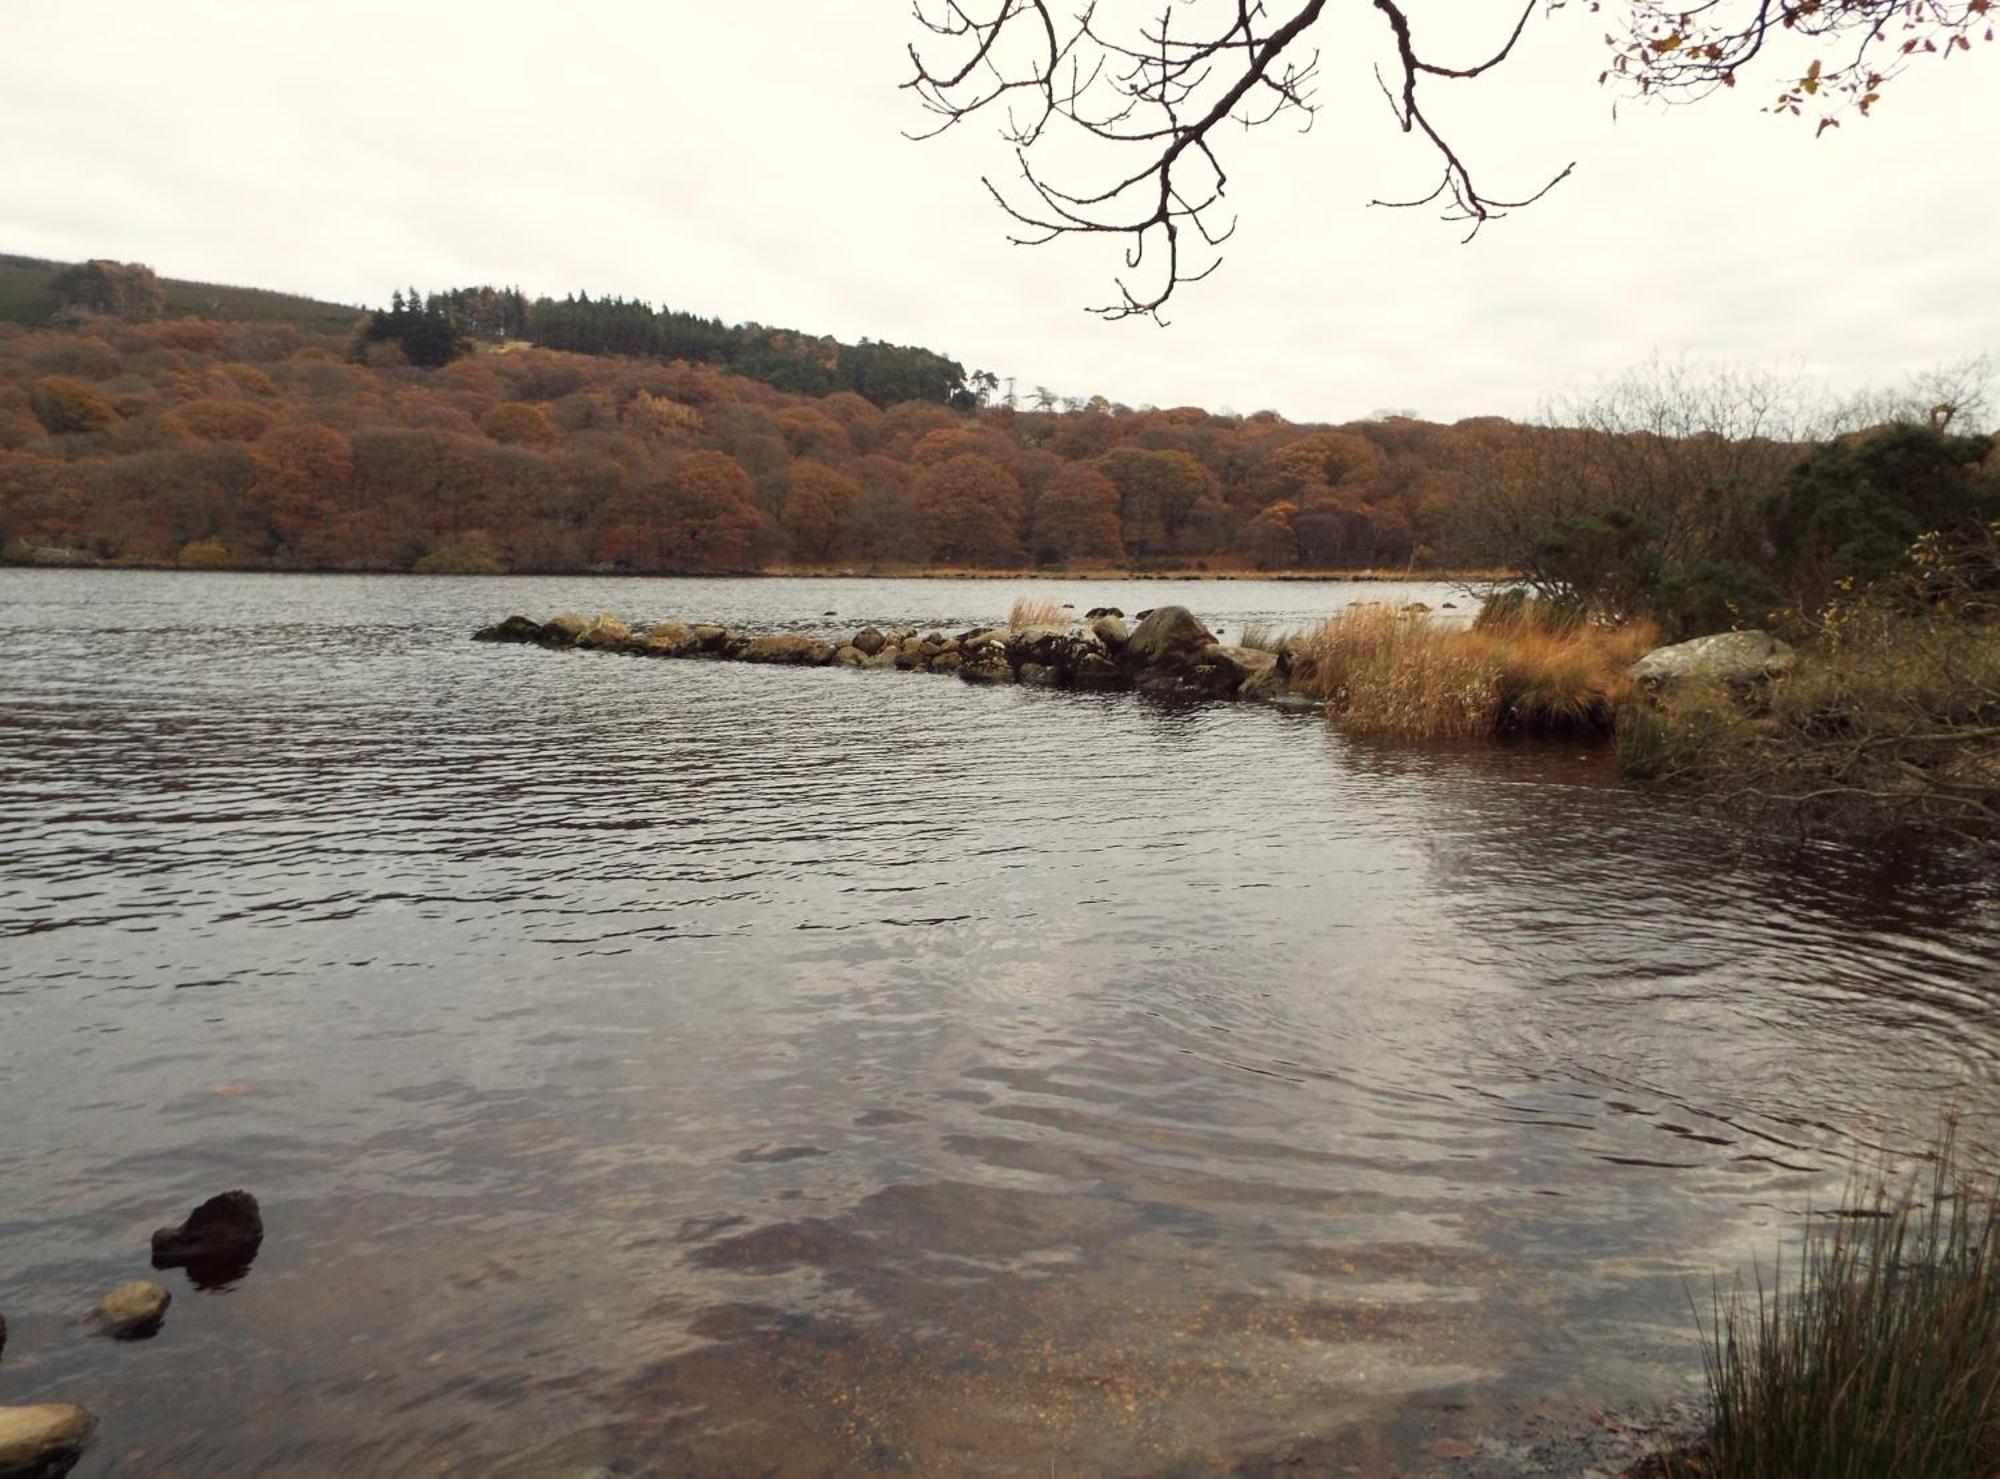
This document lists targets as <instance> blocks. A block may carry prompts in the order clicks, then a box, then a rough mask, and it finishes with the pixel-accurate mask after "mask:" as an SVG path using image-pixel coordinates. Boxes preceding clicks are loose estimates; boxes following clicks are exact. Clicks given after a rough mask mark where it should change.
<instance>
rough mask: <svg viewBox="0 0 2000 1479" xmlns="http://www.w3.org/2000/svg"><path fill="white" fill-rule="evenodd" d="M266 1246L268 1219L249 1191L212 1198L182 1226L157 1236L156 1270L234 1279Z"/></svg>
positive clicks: (231, 1192) (196, 1210)
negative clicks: (265, 1234) (175, 1270)
mask: <svg viewBox="0 0 2000 1479" xmlns="http://www.w3.org/2000/svg"><path fill="white" fill-rule="evenodd" d="M263 1243H264V1218H263V1214H262V1213H261V1212H260V1211H259V1210H258V1207H257V1199H256V1198H255V1197H253V1196H251V1195H250V1193H249V1192H247V1191H240V1190H239V1191H225V1192H224V1193H222V1195H221V1196H216V1197H210V1198H209V1199H208V1200H207V1201H205V1202H203V1203H202V1204H201V1205H200V1206H199V1207H196V1208H195V1209H194V1211H192V1212H190V1213H189V1214H188V1216H187V1220H186V1221H185V1222H183V1223H181V1225H180V1226H179V1227H163V1228H161V1229H160V1230H159V1231H158V1232H156V1233H154V1234H153V1267H154V1268H182V1267H184V1268H186V1269H187V1270H188V1271H189V1272H190V1273H191V1274H196V1275H197V1277H204V1276H214V1277H218V1278H226V1277H232V1276H233V1275H235V1274H238V1273H241V1272H242V1271H244V1270H245V1269H248V1268H249V1267H250V1263H251V1260H252V1259H254V1258H255V1257H256V1256H257V1250H258V1249H259V1248H260V1247H262V1246H263Z"/></svg>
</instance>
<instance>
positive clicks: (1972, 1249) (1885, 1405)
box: [1653, 1129, 2000, 1479]
mask: <svg viewBox="0 0 2000 1479" xmlns="http://www.w3.org/2000/svg"><path fill="white" fill-rule="evenodd" d="M1955 1140H1956V1137H1955V1135H1954V1134H1953V1132H1952V1131H1951V1130H1950V1129H1947V1130H1946V1132H1945V1134H1944V1137H1943V1139H1942V1143H1941V1145H1940V1148H1939V1149H1938V1150H1937V1152H1936V1153H1935V1155H1934V1158H1933V1169H1932V1172H1931V1174H1930V1176H1929V1177H1927V1178H1919V1179H1918V1182H1917V1184H1916V1185H1913V1186H1911V1187H1909V1188H1907V1189H1906V1192H1905V1194H1904V1195H1903V1196H1901V1197H1899V1198H1891V1197H1890V1196H1889V1195H1888V1194H1887V1193H1886V1192H1883V1191H1877V1192H1876V1194H1875V1195H1874V1196H1873V1197H1872V1198H1865V1199H1862V1200H1864V1201H1865V1205H1861V1206H1859V1207H1854V1208H1850V1210H1849V1211H1848V1213H1847V1214H1846V1215H1842V1216H1836V1217H1833V1218H1829V1219H1826V1222H1827V1224H1828V1226H1827V1227H1826V1228H1825V1229H1824V1230H1823V1231H1821V1232H1820V1234H1819V1235H1817V1236H1815V1237H1811V1238H1809V1239H1808V1240H1807V1243H1806V1246H1805V1251H1804V1253H1803V1255H1802V1258H1801V1262H1800V1265H1799V1268H1798V1270H1797V1272H1796V1274H1795V1275H1794V1276H1793V1277H1792V1278H1791V1280H1790V1281H1789V1282H1790V1287H1789V1288H1788V1287H1786V1284H1787V1281H1786V1279H1785V1277H1784V1275H1783V1271H1782V1269H1781V1270H1779V1272H1778V1274H1777V1275H1776V1276H1775V1277H1774V1279H1773V1283H1772V1285H1771V1287H1769V1288H1766V1287H1765V1286H1764V1283H1763V1281H1762V1278H1761V1276H1760V1277H1759V1279H1758V1280H1757V1282H1756V1285H1755V1287H1754V1289H1752V1290H1748V1291H1746V1290H1745V1289H1743V1288H1742V1287H1741V1286H1740V1285H1738V1286H1737V1287H1735V1288H1734V1289H1732V1290H1731V1292H1730V1293H1728V1294H1727V1295H1724V1294H1722V1293H1721V1292H1720V1291H1718V1292H1717V1294H1716V1295H1715V1300H1714V1309H1713V1318H1712V1321H1711V1322H1710V1324H1709V1327H1708V1329H1707V1330H1705V1331H1704V1333H1703V1361H1704V1365H1705V1367H1706V1371H1707V1378H1708V1393H1709V1400H1710V1403H1711V1406H1712V1425H1711V1427H1710V1429H1709V1431H1708V1433H1707V1434H1706V1435H1705V1437H1704V1438H1703V1439H1702V1440H1701V1441H1700V1442H1699V1443H1697V1444H1694V1445H1692V1446H1690V1447H1689V1448H1687V1449H1684V1450H1682V1451H1680V1452H1678V1453H1675V1454H1668V1455H1663V1456H1662V1458H1661V1460H1660V1461H1659V1462H1656V1463H1655V1464H1654V1465H1653V1470H1654V1472H1664V1473H1666V1474H1672V1475H1695V1474H1700V1475H1705V1476H1712V1479H1753V1476H1754V1479H1807V1476H1811V1479H1850V1476H1851V1479H1861V1476H1864V1475H1865V1476H1886V1475H1897V1476H1907V1479H1933V1476H1934V1479H1946V1476H1950V1479H1965V1476H1972V1475H1988V1474H1993V1473H1996V1472H2000V1181H1996V1179H1995V1177H1994V1176H1993V1175H1991V1174H1988V1175H1985V1176H1980V1175H1977V1174H1975V1173H1974V1172H1973V1171H1972V1170H1970V1169H1969V1168H1968V1167H1967V1166H1966V1164H1965V1163H1964V1161H1963V1160H1962V1159H1961V1157H1960V1156H1959V1154H1958V1152H1957V1146H1956V1143H1955ZM1926 1182H1927V1183H1928V1184H1927V1185H1926V1184H1925V1183H1926Z"/></svg>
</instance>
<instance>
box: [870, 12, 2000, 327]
mask: <svg viewBox="0 0 2000 1479" xmlns="http://www.w3.org/2000/svg"><path fill="white" fill-rule="evenodd" d="M1072 3H1079V0H1072ZM1369 3H1370V4H1371V6H1372V8H1373V9H1374V10H1375V11H1377V12H1378V13H1379V14H1380V15H1381V17H1382V20H1383V23H1384V28H1385V31H1386V40H1387V43H1388V45H1387V49H1386V55H1385V58H1384V60H1383V62H1382V64H1381V65H1379V66H1378V67H1377V68H1376V79H1377V81H1378V83H1379V84H1380V86H1381V89H1382V93H1383V97H1384V98H1385V100H1386V101H1387V103H1388V105H1389V109H1390V111H1391V113H1392V115H1393V117H1394V118H1395V121H1396V124H1397V127H1398V128H1400V129H1401V130H1402V131H1403V132H1404V133H1406V134H1414V135H1417V136H1420V137H1421V138H1422V139H1424V140H1425V141H1426V142H1427V143H1428V144H1429V145H1430V147H1431V148H1432V149H1433V150H1434V151H1435V153H1436V155H1437V158H1438V161H1439V166H1440V175H1439V177H1438V180H1437V183H1436V185H1435V186H1434V187H1433V188H1431V189H1430V190H1429V191H1428V192H1426V193H1424V194H1421V195H1417V196H1413V197H1410V198H1406V199H1388V200H1375V201H1372V202H1371V204H1374V205H1381V206H1392V207H1398V208H1410V207H1418V206H1428V205H1436V206H1439V207H1440V208H1441V212H1442V215H1443V217H1444V219H1445V220H1447V221H1453V222H1457V223H1460V224H1462V225H1464V226H1465V227H1466V228H1467V229H1466V231H1465V240H1467V241H1470V240H1471V239H1472V238H1473V237H1474V236H1476V235H1477V234H1478V233H1479V231H1480V229H1481V228H1482V227H1483V226H1484V225H1485V224H1486V223H1487V222H1488V221H1491V220H1495V219H1498V218H1499V217H1501V216H1503V215H1505V214H1507V213H1508V212H1509V211H1512V210H1517V209H1520V208H1521V207H1523V206H1527V205H1531V204H1533V203H1534V202H1535V201H1537V200H1540V199H1541V198H1542V197H1543V196H1544V195H1546V194H1548V192H1549V191H1550V190H1552V189H1554V188H1555V186H1556V185H1558V184H1559V183H1561V182H1562V181H1563V180H1564V179H1566V178H1567V177H1568V176H1569V174H1570V172H1571V170H1572V169H1574V167H1575V166H1574V163H1571V164H1565V165H1563V166H1561V167H1560V168H1556V169H1553V170H1548V171H1544V172H1543V173H1542V174H1541V176H1540V179H1539V183H1537V184H1535V185H1534V187H1533V188H1532V189H1529V190H1527V191H1526V192H1525V193H1520V192H1508V193H1505V194H1495V193H1491V192H1489V190H1488V189H1487V188H1486V186H1485V184H1484V183H1483V179H1482V177H1479V176H1476V175H1475V173H1474V169H1473V166H1472V163H1471V162H1470V161H1468V159H1467V158H1466V157H1465V155H1464V154H1463V153H1462V152H1461V150H1460V148H1459V146H1458V145H1457V144H1456V143H1455V142H1454V141H1453V139H1452V138H1450V137H1448V136H1447V135H1446V133H1445V132H1444V131H1443V130H1441V129H1440V127H1439V126H1438V125H1437V124H1436V123H1435V122H1434V121H1433V119H1432V118H1431V116H1430V115H1429V114H1428V113H1427V112H1426V110H1425V94H1424V92H1423V88H1424V87H1425V85H1426V84H1427V83H1431V82H1433V81H1435V82H1452V81H1459V82H1463V81H1471V80H1473V79H1476V78H1479V77H1481V76H1483V75H1484V74H1486V73H1488V72H1490V71H1492V70H1494V69H1495V68H1497V67H1499V66H1500V65H1501V64H1502V63H1503V62H1505V61H1507V60H1508V59H1509V58H1510V57H1512V56H1513V55H1514V53H1515V51H1516V49H1517V48H1518V46H1519V45H1520V43H1521V39H1522V37H1523V35H1524V34H1525V33H1526V32H1527V30H1528V26H1529V23H1530V22H1531V21H1532V20H1533V19H1534V18H1535V15H1536V12H1537V11H1538V10H1539V11H1542V12H1544V13H1552V12H1554V11H1556V10H1559V9H1562V8H1563V6H1564V4H1565V0H1525V3H1524V4H1523V5H1522V7H1521V8H1520V9H1519V10H1518V11H1512V10H1510V11H1509V12H1507V16H1506V22H1505V26H1506V29H1504V31H1500V32H1498V33H1496V34H1491V35H1485V36H1482V37H1478V38H1472V39H1471V40H1468V39H1467V38H1463V37H1460V36H1455V35H1450V36H1446V37H1445V38H1443V41H1442V45H1443V46H1445V47H1449V48H1451V49H1453V50H1456V49H1457V48H1459V47H1461V46H1467V45H1471V46H1473V47H1474V50H1473V56H1474V58H1475V59H1474V60H1471V61H1460V62H1457V63H1448V62H1445V61H1442V60H1439V59H1438V57H1439V55H1440V52H1434V51H1433V50H1431V49H1430V47H1431V45H1432V44H1433V38H1432V37H1430V36H1429V35H1426V36H1425V37H1424V38H1423V39H1422V40H1421V41H1420V40H1419V39H1418V35H1417V31H1416V28H1415V27H1414V26H1413V24H1412V21H1411V14H1410V12H1411V8H1412V7H1411V6H1410V5H1409V4H1408V3H1407V0H1369ZM1994 3H1995V0H1699V3H1696V4H1695V5H1694V6H1693V7H1692V8H1691V9H1688V10H1681V9H1679V8H1677V7H1676V6H1675V5H1673V4H1671V3H1669V0H1591V4H1590V9H1591V11H1592V12H1600V11H1603V10H1604V9H1605V8H1606V7H1607V6H1612V7H1615V8H1617V9H1619V10H1620V11H1622V12H1625V13H1626V21H1627V24H1626V25H1625V26H1624V28H1623V30H1622V32H1618V33H1612V34H1607V35H1606V36H1605V42H1606V44H1607V46H1609V48H1610V50H1611V52H1612V59H1611V62H1610V65H1608V66H1607V67H1606V68H1605V70H1604V72H1603V74H1602V76H1601V78H1600V80H1601V81H1604V82H1607V83H1613V84H1616V85H1620V86H1624V87H1629V88H1631V89H1632V90H1633V91H1635V92H1637V93H1639V94H1641V95H1644V96H1656V97H1663V98H1669V99H1677V100H1693V99H1695V98H1698V97H1701V96H1705V95H1706V94H1707V93H1709V92H1712V91H1714V90H1715V89H1717V88H1722V87H1733V86H1734V85H1735V82H1736V74H1737V72H1738V70H1739V69H1741V68H1742V67H1744V66H1746V65H1747V64H1749V63H1750V62H1751V61H1753V60H1755V59H1756V58H1758V57H1759V55H1760V54H1761V53H1762V52H1763V51H1764V49H1765V46H1766V43H1767V41H1768V40H1770V39H1771V38H1772V37H1773V35H1774V34H1786V33H1790V34H1792V35H1793V36H1795V37H1797V38H1800V39H1805V40H1810V41H1813V42H1816V43H1825V44H1827V45H1833V44H1835V43H1839V44H1841V45H1842V46H1844V47H1845V50H1844V51H1842V52H1840V53H1838V54H1836V55H1835V56H1834V57H1833V58H1832V59H1831V60H1828V59H1823V58H1815V59H1813V60H1812V61H1811V63H1810V66H1809V67H1808V68H1807V69H1806V70H1805V71H1804V72H1803V73H1802V74H1800V75H1799V76H1797V77H1796V78H1792V77H1787V78H1786V80H1785V83H1784V86H1783V88H1782V90H1781V92H1780V93H1779V95H1778V97H1777V100H1776V102H1775V103H1774V104H1773V105H1772V111H1775V112H1782V113H1788V114H1794V115H1796V114H1800V113H1802V112H1804V111H1805V109H1806V108H1807V107H1808V106H1810V100H1812V99H1814V98H1823V100H1824V101H1827V102H1829V103H1833V104H1835V105H1836V106H1835V110H1834V111H1833V112H1829V113H1827V114H1826V115H1824V116H1823V117H1822V118H1821V120H1820V123H1819V129H1820V131H1821V132H1824V131H1825V130H1826V129H1828V128H1833V127H1837V126H1838V117H1837V116H1836V115H1837V113H1838V112H1840V111H1844V110H1845V109H1847V108H1852V109H1854V110H1856V111H1858V112H1860V113H1863V114H1865V113H1867V112H1868V110H1869V109H1870V107H1872V106H1873V104H1874V103H1875V102H1876V100H1877V98H1878V96H1879V90H1880V88H1881V86H1882V84H1883V83H1884V82H1885V81H1886V80H1887V79H1888V78H1889V77H1890V76H1893V75H1894V73H1895V72H1896V71H1897V70H1898V69H1899V68H1900V67H1901V66H1902V65H1904V64H1905V63H1907V61H1908V60H1910V59H1911V58H1913V57H1915V56H1918V55H1921V54H1927V53H1939V52H1941V53H1942V54H1944V55H1950V54H1951V53H1952V52H1954V51H1959V50H1969V49H1970V47H1971V44H1972V41H1973V40H1974V39H1975V37H1980V36H1983V39H1986V40H1991V39H1992V31H1991V29H1990V26H1988V24H1987V21H1986V17H1987V13H1988V11H1989V9H1990V7H1991V6H1992V5H1993V4H1994ZM1080 4H1081V8H1080V9H1077V10H1076V11H1074V12H1073V13H1072V12H1069V11H1064V12H1063V13H1061V14H1058V12H1057V11H1056V10H1055V9H1054V8H1052V6H1051V3H1050V0H916V3H915V7H914V14H915V17H916V21H917V24H918V26H919V28H920V30H921V32H922V35H921V36H920V38H919V40H918V41H917V42H915V43H913V44H912V45H911V46H910V48H909V53H910V62H911V65H912V67H913V68H914V72H913V75H912V76H911V77H910V79H909V81H907V82H906V83H904V87H905V88H907V89H908V90H909V91H911V92H912V93H914V94H915V95H916V97H917V98H918V100H919V102H920V103H921V104H922V106H923V107H924V109H925V110H926V111H927V112H928V113H929V114H930V115H931V116H932V119H933V121H932V123H931V124H930V125H929V126H928V127H926V128H924V129H920V130H917V131H914V132H913V133H912V135H911V137H913V138H918V139H925V138H933V137H935V136H937V135H938V134H941V133H943V132H945V131H946V130H948V129H951V128H953V127H955V126H956V125H958V124H960V123H963V122H964V121H966V120H967V119H968V118H971V117H972V116H973V115H975V114H980V113H988V114H991V115H992V116H994V117H996V118H997V119H998V120H999V124H1000V133H1001V135H1002V137H1003V138H1004V139H1005V140H1006V141H1007V143H1008V144H1009V146H1010V147H1011V148H1012V150H1013V153H1014V164H1015V169H1014V172H1013V176H1012V178H1010V179H1008V180H1006V181H1004V182H996V181H995V179H994V178H993V177H992V176H990V175H989V176H982V177H981V179H982V183H983V184H984V185H985V186H986V189H987V191H988V192H989V193H990V194H991V195H992V196H993V198H994V200H995V201H996V202H998V203H999V205H1000V208H1001V209H1002V210H1004V211H1005V212H1006V213H1007V215H1008V216H1009V217H1011V218H1012V220H1013V221H1014V222H1015V224H1016V227H1017V231H1016V232H1015V233H1014V234H1012V235H1010V237H1009V240H1011V241H1013V242H1015V243H1016V244H1019V245H1023V246H1039V245H1042V244H1044V243H1047V242H1050V241H1053V240H1056V239H1057V238H1059V237H1065V236H1076V235H1105V236H1116V237H1122V238H1125V254H1124V255H1125V270H1124V272H1122V273H1120V274H1118V275H1116V276H1115V277H1114V279H1113V281H1114V283H1115V286H1116V288H1117V299H1116V301H1114V302H1111V303H1108V304H1103V305H1100V306H1098V307H1097V308H1095V309H1093V310H1092V311H1093V312H1096V313H1099V314H1102V315H1103V316H1104V317H1106V318H1114V319H1117V318H1130V317H1135V316H1143V317H1149V318H1152V319H1154V320H1156V321H1159V314H1160V310H1161V309H1162V308H1163V307H1164V306H1165V305H1166V303H1167V301H1168V300H1169V299H1170V298H1171V297H1172V296H1173V294H1174V291H1175V289H1176V288H1178V287H1179V286H1180V285H1181V284H1182V283H1188V282H1198V281H1200V280H1201V279H1202V278H1205V277H1207V276H1208V275H1209V274H1210V273H1211V272H1213V271H1215V269H1216V268H1217V267H1218V266H1220V265H1221V261H1222V251H1221V248H1222V246H1223V244H1224V243H1225V242H1227V241H1228V240H1229V238H1230V236H1231V235H1232V234H1233V233H1234V231H1235V229H1236V224H1237V222H1236V217H1235V215H1234V214H1233V213H1231V212H1229V211H1228V210H1227V208H1226V205H1225V197H1226V195H1227V187H1228V183H1229V175H1228V171H1227V170H1226V169H1225V167H1224V164H1223V160H1222V158H1221V155H1220V153H1219V150H1218V145H1217V142H1216V138H1217V135H1218V133H1219V132H1220V131H1221V126H1222V125H1223V124H1225V123H1229V124H1235V125H1237V126H1238V127H1240V128H1242V129H1244V130H1248V129H1252V128H1257V127H1261V126H1262V125H1264V124H1268V123H1273V122H1276V121H1278V120H1280V119H1282V118H1286V117H1292V118H1295V119H1296V120H1297V122H1298V125H1299V127H1300V129H1301V130H1304V129H1308V128H1310V127H1311V126H1312V122H1313V118H1314V115H1315V113H1316V110H1317V104H1316V102H1315V98H1314V87H1315V84H1316V83H1317V81H1318V78H1319V52H1318V51H1317V50H1316V49H1314V48H1313V47H1312V45H1311V38H1310V33H1311V32H1312V30H1313V28H1314V26H1315V24H1316V23H1318V22H1319V21H1320V20H1321V18H1322V13H1323V12H1324V10H1325V6H1326V0H1299V3H1294V4H1290V5H1285V6H1281V7H1279V8H1278V9H1277V10H1275V11H1274V10H1273V9H1272V8H1271V7H1270V6H1268V5H1267V4H1266V3H1265V0H1160V9H1159V12H1158V14H1157V17H1156V18H1155V19H1152V20H1150V21H1147V22H1142V23H1140V24H1137V25H1135V26H1131V27H1128V28H1118V27H1115V26H1114V25H1113V24H1112V23H1109V22H1106V21H1102V20H1100V8H1101V5H1102V0H1080ZM1057 135H1067V136H1068V138H1069V139H1070V140H1071V141H1072V142H1074V141H1078V140H1080V141H1081V142H1082V143H1083V144H1085V145H1086V146H1089V147H1091V148H1093V149H1094V150H1095V161H1096V162H1095V163H1093V164H1092V165H1091V166H1089V167H1086V168H1084V169H1081V170H1076V171H1074V173H1072V171H1067V170H1066V171H1058V172H1053V173H1052V172H1051V171H1050V170H1049V168H1048V167H1047V166H1046V165H1045V164H1044V163H1042V162H1041V160H1042V158H1044V157H1045V156H1038V154H1037V150H1038V148H1040V147H1041V146H1043V145H1044V144H1046V143H1047V142H1048V141H1049V140H1050V139H1051V138H1052V137H1054V136H1057Z"/></svg>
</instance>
